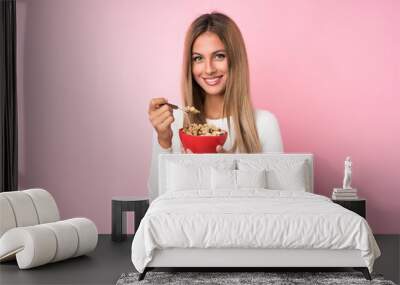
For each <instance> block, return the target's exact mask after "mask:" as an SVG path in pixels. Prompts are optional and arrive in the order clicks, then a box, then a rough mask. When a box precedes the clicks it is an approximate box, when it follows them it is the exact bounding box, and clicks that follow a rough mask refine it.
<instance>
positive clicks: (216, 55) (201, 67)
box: [192, 32, 228, 95]
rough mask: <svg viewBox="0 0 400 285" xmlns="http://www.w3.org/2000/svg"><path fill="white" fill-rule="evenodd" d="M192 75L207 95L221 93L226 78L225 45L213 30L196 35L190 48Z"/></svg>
mask: <svg viewBox="0 0 400 285" xmlns="http://www.w3.org/2000/svg"><path fill="white" fill-rule="evenodd" d="M192 75H193V78H194V79H195V80H196V82H197V84H199V86H200V87H201V88H202V89H203V90H204V91H205V93H206V94H208V95H223V94H224V92H225V87H226V81H227V78H228V59H227V54H226V51H225V46H224V44H223V43H222V41H221V40H220V38H219V37H218V36H217V35H216V34H215V33H213V32H205V33H203V34H201V35H200V36H198V37H197V39H196V40H195V41H194V43H193V49H192Z"/></svg>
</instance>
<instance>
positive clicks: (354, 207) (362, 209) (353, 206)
mask: <svg viewBox="0 0 400 285" xmlns="http://www.w3.org/2000/svg"><path fill="white" fill-rule="evenodd" d="M332 202H334V203H336V204H339V205H340V206H342V207H344V208H346V209H348V210H350V211H353V212H354V213H356V214H359V215H360V216H361V217H363V218H364V219H366V217H367V214H366V203H367V201H366V200H365V199H356V200H334V199H332Z"/></svg>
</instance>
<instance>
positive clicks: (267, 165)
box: [238, 159, 310, 191]
mask: <svg viewBox="0 0 400 285" xmlns="http://www.w3.org/2000/svg"><path fill="white" fill-rule="evenodd" d="M238 168H239V169H240V170H262V169H266V176H267V179H266V181H267V188H268V189H272V190H293V191H306V189H308V184H309V183H310V182H309V181H308V171H309V169H308V164H307V161H305V160H279V159H268V160H267V159H255V160H245V159H241V160H239V161H238Z"/></svg>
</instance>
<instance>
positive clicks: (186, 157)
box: [158, 153, 314, 195]
mask: <svg viewBox="0 0 400 285" xmlns="http://www.w3.org/2000/svg"><path fill="white" fill-rule="evenodd" d="M249 161H250V162H254V161H261V162H263V163H267V164H268V165H269V167H270V168H273V167H274V165H278V164H279V165H282V163H283V164H291V163H304V166H305V176H306V177H305V181H306V189H305V190H306V191H307V192H311V193H313V192H314V174H313V155H312V154H309V153H304V154H298V153H262V154H260V153H257V154H161V155H160V156H159V177H158V183H159V186H158V191H159V193H158V195H161V194H163V193H165V192H166V185H167V165H168V163H169V162H176V163H180V162H181V163H182V162H184V163H185V165H189V166H188V167H190V164H192V163H193V165H199V164H201V165H217V164H218V163H229V162H231V163H232V164H233V165H234V167H235V169H238V165H241V164H242V165H243V164H246V162H249Z"/></svg>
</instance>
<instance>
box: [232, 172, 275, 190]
mask: <svg viewBox="0 0 400 285" xmlns="http://www.w3.org/2000/svg"><path fill="white" fill-rule="evenodd" d="M266 174H267V172H266V170H265V169H261V170H236V183H237V188H267V175H266Z"/></svg>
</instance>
